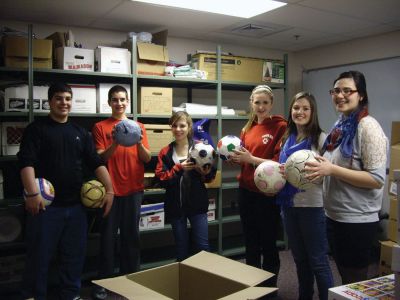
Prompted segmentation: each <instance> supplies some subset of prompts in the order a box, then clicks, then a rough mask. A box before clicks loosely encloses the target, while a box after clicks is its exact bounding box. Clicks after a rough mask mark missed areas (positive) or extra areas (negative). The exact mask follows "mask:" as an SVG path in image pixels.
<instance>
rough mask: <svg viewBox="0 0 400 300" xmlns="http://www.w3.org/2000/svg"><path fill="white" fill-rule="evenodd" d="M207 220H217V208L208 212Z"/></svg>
mask: <svg viewBox="0 0 400 300" xmlns="http://www.w3.org/2000/svg"><path fill="white" fill-rule="evenodd" d="M207 221H208V222H211V221H215V210H209V211H208V212H207Z"/></svg>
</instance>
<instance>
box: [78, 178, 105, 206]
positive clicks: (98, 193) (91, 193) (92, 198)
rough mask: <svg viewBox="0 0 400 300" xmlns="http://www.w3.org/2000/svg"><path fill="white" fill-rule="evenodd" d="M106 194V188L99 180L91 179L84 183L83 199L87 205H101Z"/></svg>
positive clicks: (82, 189)
mask: <svg viewBox="0 0 400 300" xmlns="http://www.w3.org/2000/svg"><path fill="white" fill-rule="evenodd" d="M105 195H106V189H105V188H104V185H103V184H102V183H101V182H100V181H98V180H90V181H88V182H85V183H84V184H83V185H82V188H81V200H82V203H83V205H85V206H86V207H91V208H96V207H99V206H100V204H101V201H103V199H104V196H105Z"/></svg>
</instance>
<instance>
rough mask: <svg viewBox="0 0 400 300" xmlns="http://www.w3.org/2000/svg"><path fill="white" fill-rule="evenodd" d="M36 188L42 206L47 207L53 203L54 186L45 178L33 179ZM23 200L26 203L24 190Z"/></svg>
mask: <svg viewBox="0 0 400 300" xmlns="http://www.w3.org/2000/svg"><path fill="white" fill-rule="evenodd" d="M35 182H36V186H37V187H38V191H39V194H40V195H41V196H42V198H43V201H44V205H45V206H48V205H50V204H51V203H53V200H54V195H55V192H54V186H53V185H52V184H51V182H50V181H48V180H47V179H45V178H35ZM23 194H24V199H25V201H26V199H27V198H26V197H25V195H26V194H27V193H26V191H25V190H24V193H23Z"/></svg>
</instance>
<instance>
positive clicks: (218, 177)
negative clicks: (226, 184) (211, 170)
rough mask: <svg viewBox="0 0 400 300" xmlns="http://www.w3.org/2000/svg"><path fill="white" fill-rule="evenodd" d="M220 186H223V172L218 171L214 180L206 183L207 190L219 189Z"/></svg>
mask: <svg viewBox="0 0 400 300" xmlns="http://www.w3.org/2000/svg"><path fill="white" fill-rule="evenodd" d="M220 186H221V171H220V170H218V171H217V173H215V178H214V180H213V181H211V182H207V183H206V188H208V189H214V188H219V187H220Z"/></svg>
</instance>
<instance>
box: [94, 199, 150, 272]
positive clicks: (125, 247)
mask: <svg viewBox="0 0 400 300" xmlns="http://www.w3.org/2000/svg"><path fill="white" fill-rule="evenodd" d="M142 199H143V192H137V193H134V194H132V195H128V196H115V197H114V202H113V205H112V207H111V211H110V213H109V215H108V216H107V217H105V218H102V217H101V218H102V219H101V229H100V231H101V237H100V256H99V259H100V261H99V266H100V270H99V277H100V278H107V277H111V276H113V275H114V267H115V266H114V261H115V248H116V243H117V240H118V229H119V240H120V260H119V261H120V263H119V265H120V268H119V273H120V274H121V275H124V274H129V273H133V272H137V271H139V269H140V237H139V221H140V206H141V205H142Z"/></svg>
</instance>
